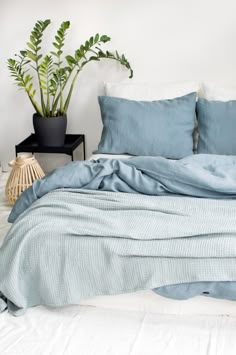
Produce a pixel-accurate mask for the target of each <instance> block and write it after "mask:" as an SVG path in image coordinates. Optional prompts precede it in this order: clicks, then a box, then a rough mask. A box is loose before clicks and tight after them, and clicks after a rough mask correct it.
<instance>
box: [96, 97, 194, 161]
mask: <svg viewBox="0 0 236 355" xmlns="http://www.w3.org/2000/svg"><path fill="white" fill-rule="evenodd" d="M98 101H99V105H100V109H101V116H102V121H103V131H102V137H101V141H100V143H99V146H98V150H97V153H110V154H130V155H141V156H145V155H149V156H162V157H165V158H170V159H180V158H183V157H185V156H188V155H191V154H193V130H194V115H195V106H196V93H191V94H188V95H185V96H182V97H178V98H175V99H170V100H158V101H134V100H128V99H123V98H117V97H109V96H99V97H98Z"/></svg>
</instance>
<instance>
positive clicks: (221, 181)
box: [0, 155, 236, 315]
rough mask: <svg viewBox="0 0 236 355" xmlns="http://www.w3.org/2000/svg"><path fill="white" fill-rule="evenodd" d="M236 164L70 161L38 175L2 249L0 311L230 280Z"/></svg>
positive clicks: (234, 275)
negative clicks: (38, 179) (51, 171)
mask: <svg viewBox="0 0 236 355" xmlns="http://www.w3.org/2000/svg"><path fill="white" fill-rule="evenodd" d="M235 163H236V157H222V156H207V155H204V156H203V155H202V156H200V155H199V156H193V157H189V158H184V159H182V160H180V161H168V160H165V159H163V158H131V159H129V160H124V161H117V160H100V161H98V162H76V163H72V164H70V165H68V166H66V167H64V168H61V169H58V170H56V171H54V172H53V173H52V174H50V175H48V176H47V177H45V178H44V179H42V180H40V181H36V182H35V183H34V184H33V186H32V188H30V189H28V190H27V191H26V192H25V193H23V194H22V196H21V197H20V198H19V200H18V201H17V203H16V204H15V206H14V208H13V210H12V213H11V215H10V217H9V220H10V221H15V223H14V224H13V226H12V228H11V229H10V231H9V233H8V235H7V236H6V238H5V240H4V243H3V245H2V247H1V249H0V295H1V298H0V310H4V309H6V308H8V309H9V311H10V312H12V313H13V314H16V315H17V314H20V313H21V312H24V311H25V310H26V309H27V308H28V307H31V306H34V305H39V304H46V305H52V306H62V305H65V304H73V303H79V301H80V300H81V299H83V298H88V297H90V296H95V295H101V294H117V293H125V292H132V291H135V290H139V289H155V288H159V287H162V286H168V285H171V284H186V283H189V282H202V281H236V267H235V266H236V201H235V200H234V199H235V197H236V168H235V167H236V165H235ZM116 191H122V192H116ZM124 192H125V193H124ZM127 192H131V193H127ZM134 192H135V193H134ZM176 195H177V196H176ZM180 195H186V196H185V197H184V196H180ZM189 195H192V196H199V197H202V198H197V199H196V198H192V197H187V196H189ZM209 197H210V198H209ZM212 197H213V198H214V199H213V198H212Z"/></svg>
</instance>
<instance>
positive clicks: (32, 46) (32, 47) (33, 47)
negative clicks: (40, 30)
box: [27, 42, 35, 52]
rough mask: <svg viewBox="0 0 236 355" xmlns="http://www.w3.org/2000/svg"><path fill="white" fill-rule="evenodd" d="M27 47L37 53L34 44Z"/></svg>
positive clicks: (28, 43)
mask: <svg viewBox="0 0 236 355" xmlns="http://www.w3.org/2000/svg"><path fill="white" fill-rule="evenodd" d="M27 46H28V47H29V48H30V49H32V51H34V52H35V46H34V45H33V44H32V43H30V42H27Z"/></svg>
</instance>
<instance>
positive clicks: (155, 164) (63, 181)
mask: <svg viewBox="0 0 236 355" xmlns="http://www.w3.org/2000/svg"><path fill="white" fill-rule="evenodd" d="M59 188H82V189H88V190H101V191H116V192H127V193H141V194H146V195H154V196H163V195H173V194H175V195H185V196H192V197H204V198H223V199H232V198H236V156H220V155H208V154H198V155H191V156H189V157H187V158H183V159H180V160H168V159H165V158H161V157H135V158H130V159H125V160H117V159H100V160H97V161H82V162H74V163H71V164H69V165H67V166H65V167H63V168H60V169H56V170H54V171H53V172H52V173H51V174H49V175H47V176H46V177H45V178H43V179H41V180H37V181H35V182H34V183H33V186H32V187H31V188H29V189H28V190H27V191H25V192H24V193H23V194H22V195H21V197H20V198H19V199H18V201H17V202H16V204H15V206H14V207H13V210H12V212H11V214H10V216H9V222H14V221H15V220H16V218H17V217H18V216H19V215H20V214H21V213H22V212H23V211H24V210H25V209H26V208H28V207H29V206H30V205H31V204H32V203H33V202H34V201H36V200H37V199H38V198H40V197H42V196H44V195H45V194H47V193H48V192H50V191H52V190H55V189H59Z"/></svg>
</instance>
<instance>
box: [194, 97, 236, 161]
mask: <svg viewBox="0 0 236 355" xmlns="http://www.w3.org/2000/svg"><path fill="white" fill-rule="evenodd" d="M197 119H198V132H199V139H198V148H197V152H198V153H206V154H223V155H236V101H227V102H223V101H208V100H206V99H201V98H199V100H198V103H197Z"/></svg>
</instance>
